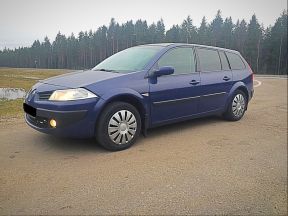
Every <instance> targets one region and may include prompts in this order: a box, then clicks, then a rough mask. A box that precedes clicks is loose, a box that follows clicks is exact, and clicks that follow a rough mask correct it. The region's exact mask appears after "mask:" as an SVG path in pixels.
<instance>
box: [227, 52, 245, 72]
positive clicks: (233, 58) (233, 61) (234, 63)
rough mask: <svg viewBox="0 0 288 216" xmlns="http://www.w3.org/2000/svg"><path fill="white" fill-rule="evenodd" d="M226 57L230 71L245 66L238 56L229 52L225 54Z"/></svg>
mask: <svg viewBox="0 0 288 216" xmlns="http://www.w3.org/2000/svg"><path fill="white" fill-rule="evenodd" d="M226 55H227V57H228V60H229V62H230V66H231V69H232V70H241V69H244V68H245V65H244V63H243V61H242V59H241V58H240V56H239V55H237V54H234V53H230V52H226Z"/></svg>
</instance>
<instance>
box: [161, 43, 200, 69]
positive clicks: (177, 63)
mask: <svg viewBox="0 0 288 216" xmlns="http://www.w3.org/2000/svg"><path fill="white" fill-rule="evenodd" d="M164 66H171V67H173V68H174V74H186V73H191V72H195V60H194V55H193V50H192V48H188V47H187V48H185V47H182V48H176V49H172V50H169V51H168V52H167V53H165V54H164V55H163V56H162V57H161V58H160V60H159V61H158V67H159V68H160V67H164Z"/></svg>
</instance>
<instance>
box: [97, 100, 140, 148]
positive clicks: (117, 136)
mask: <svg viewBox="0 0 288 216" xmlns="http://www.w3.org/2000/svg"><path fill="white" fill-rule="evenodd" d="M140 131H141V118H140V115H139V112H138V111H137V109H136V108H135V107H134V106H132V105H131V104H128V103H124V102H114V103H111V104H109V105H108V106H107V107H106V108H105V110H104V111H103V113H102V114H101V116H100V119H99V121H98V124H97V129H96V139H97V140H98V141H99V143H100V145H102V146H103V147H104V148H106V149H108V150H111V151H120V150H124V149H127V148H129V147H130V146H132V145H133V144H134V142H135V140H136V139H137V137H138V136H139V133H140Z"/></svg>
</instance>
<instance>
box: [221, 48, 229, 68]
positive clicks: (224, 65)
mask: <svg viewBox="0 0 288 216" xmlns="http://www.w3.org/2000/svg"><path fill="white" fill-rule="evenodd" d="M219 56H220V59H221V64H222V70H230V67H229V63H228V60H227V58H226V55H225V53H224V52H219Z"/></svg>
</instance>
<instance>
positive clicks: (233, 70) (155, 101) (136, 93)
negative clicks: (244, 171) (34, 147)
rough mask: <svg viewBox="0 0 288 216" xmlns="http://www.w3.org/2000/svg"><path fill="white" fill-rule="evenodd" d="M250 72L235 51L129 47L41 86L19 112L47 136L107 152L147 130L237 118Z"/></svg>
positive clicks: (200, 47) (247, 95) (243, 108)
mask: <svg viewBox="0 0 288 216" xmlns="http://www.w3.org/2000/svg"><path fill="white" fill-rule="evenodd" d="M253 92H254V89H253V72H252V70H251V68H250V67H249V65H248V63H247V62H246V61H245V59H244V58H243V57H242V56H241V55H240V53H239V52H237V51H233V50H228V49H222V48H218V47H211V46H203V45H196V44H150V45H141V46H136V47H132V48H128V49H126V50H123V51H121V52H118V53H116V54H114V55H112V56H111V57H109V58H107V59H105V60H104V61H102V62H101V63H99V64H98V65H97V66H96V67H94V68H93V69H92V70H87V71H80V72H79V71H77V72H73V73H68V74H65V75H60V76H56V77H53V78H49V79H46V80H42V81H39V82H38V83H37V84H35V85H34V86H33V87H32V89H31V90H30V91H29V93H28V94H27V96H26V98H25V101H24V104H23V108H24V111H25V120H26V122H27V124H28V125H29V126H30V127H32V128H34V129H36V130H38V131H41V132H44V133H48V134H54V135H57V136H64V137H77V138H88V137H96V140H97V141H98V142H99V144H101V145H102V146H103V147H104V148H106V149H108V150H112V151H117V150H123V149H126V148H128V147H130V146H131V145H132V144H133V143H134V142H135V140H136V139H137V137H138V136H139V134H140V133H141V132H142V133H143V134H144V135H145V134H146V131H147V129H149V128H153V127H157V126H160V125H164V124H170V123H174V122H179V121H183V120H188V119H192V118H198V117H203V116H208V115H222V116H223V117H224V118H226V119H228V120H231V121H237V120H240V119H241V118H242V117H243V115H244V113H245V111H246V110H247V105H248V102H249V101H250V99H251V98H252V96H253Z"/></svg>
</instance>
